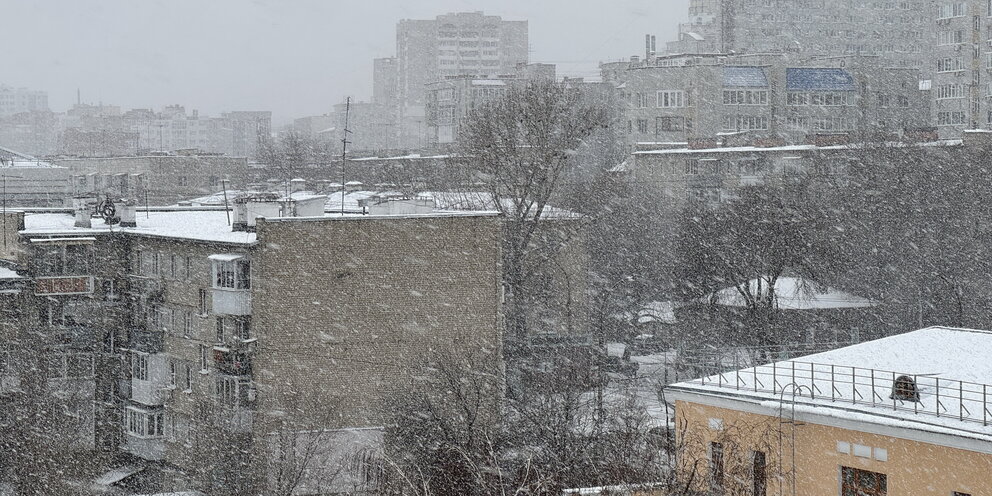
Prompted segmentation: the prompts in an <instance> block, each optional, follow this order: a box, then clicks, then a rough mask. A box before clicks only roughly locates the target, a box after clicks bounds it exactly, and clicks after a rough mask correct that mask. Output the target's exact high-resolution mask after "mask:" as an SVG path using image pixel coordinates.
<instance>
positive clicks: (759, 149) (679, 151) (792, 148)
mask: <svg viewBox="0 0 992 496" xmlns="http://www.w3.org/2000/svg"><path fill="white" fill-rule="evenodd" d="M718 134H720V135H729V134H730V133H727V134H724V133H718ZM735 134H736V133H735ZM963 143H964V142H963V141H962V140H960V139H951V140H940V141H932V142H926V143H903V142H889V143H884V144H882V145H881V146H884V147H891V148H907V147H934V146H961V145H962V144H963ZM861 148H864V145H861V144H858V143H853V144H848V145H829V146H819V145H784V146H768V147H764V146H725V147H716V148H700V149H694V148H687V147H685V148H663V149H659V150H641V151H636V152H634V153H633V154H634V155H641V156H643V155H696V154H700V153H748V152H753V153H771V152H799V151H815V150H858V149H861Z"/></svg>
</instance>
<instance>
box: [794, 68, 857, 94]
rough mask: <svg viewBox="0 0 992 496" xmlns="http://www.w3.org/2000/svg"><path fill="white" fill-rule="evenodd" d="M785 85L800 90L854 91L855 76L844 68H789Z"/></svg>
mask: <svg viewBox="0 0 992 496" xmlns="http://www.w3.org/2000/svg"><path fill="white" fill-rule="evenodd" d="M785 87H786V89H787V90H798V91H854V90H855V89H856V88H855V86H854V77H853V76H851V74H850V73H849V72H847V71H845V70H844V69H830V68H818V69H814V68H788V69H786V70H785Z"/></svg>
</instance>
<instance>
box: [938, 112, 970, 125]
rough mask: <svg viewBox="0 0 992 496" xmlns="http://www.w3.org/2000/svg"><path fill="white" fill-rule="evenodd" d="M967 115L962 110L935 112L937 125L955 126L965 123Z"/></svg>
mask: <svg viewBox="0 0 992 496" xmlns="http://www.w3.org/2000/svg"><path fill="white" fill-rule="evenodd" d="M966 119H967V116H966V115H965V113H964V112H937V125H938V126H955V125H961V124H964V123H965V120H966Z"/></svg>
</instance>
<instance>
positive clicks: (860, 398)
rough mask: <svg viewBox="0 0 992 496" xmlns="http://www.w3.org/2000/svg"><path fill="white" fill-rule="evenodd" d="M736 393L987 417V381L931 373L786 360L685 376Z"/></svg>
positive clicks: (965, 418)
mask: <svg viewBox="0 0 992 496" xmlns="http://www.w3.org/2000/svg"><path fill="white" fill-rule="evenodd" d="M688 382H689V383H692V384H698V385H702V386H708V387H718V388H722V389H733V390H735V391H739V392H741V393H746V392H750V393H759V394H762V393H763V394H765V395H771V396H772V397H773V398H774V399H779V398H788V400H789V401H797V400H799V399H800V398H807V399H808V400H812V401H815V402H829V403H836V404H838V405H843V404H848V405H857V406H865V407H872V408H879V409H884V410H889V411H894V412H905V413H912V414H914V415H926V416H931V417H939V418H946V419H953V420H957V421H961V422H972V423H978V424H981V425H982V426H988V425H989V423H990V422H992V402H990V401H989V400H990V399H992V397H990V394H992V386H989V385H987V384H980V383H975V382H965V381H957V380H953V379H946V378H941V377H934V376H933V375H920V374H905V373H900V372H894V371H887V370H878V369H868V368H860V367H849V366H843V365H832V364H822V363H812V362H798V361H786V362H778V363H772V364H769V365H760V366H757V367H752V368H748V369H739V370H735V371H732V372H722V373H718V374H716V375H712V376H709V377H703V378H700V379H693V380H691V381H688Z"/></svg>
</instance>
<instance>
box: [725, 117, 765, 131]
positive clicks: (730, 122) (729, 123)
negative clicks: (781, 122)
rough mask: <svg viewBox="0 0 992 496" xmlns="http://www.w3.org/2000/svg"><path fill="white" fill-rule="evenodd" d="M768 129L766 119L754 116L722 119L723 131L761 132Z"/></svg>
mask: <svg viewBox="0 0 992 496" xmlns="http://www.w3.org/2000/svg"><path fill="white" fill-rule="evenodd" d="M766 129H768V118H767V117H765V116H755V115H737V116H733V115H728V116H726V117H725V118H724V119H723V130H724V131H729V132H733V131H763V130H766Z"/></svg>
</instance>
